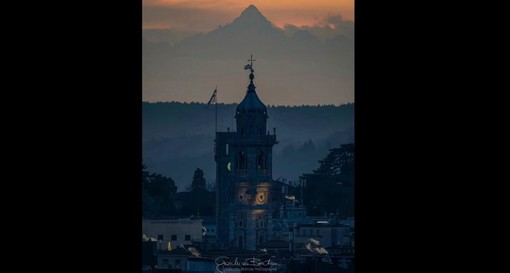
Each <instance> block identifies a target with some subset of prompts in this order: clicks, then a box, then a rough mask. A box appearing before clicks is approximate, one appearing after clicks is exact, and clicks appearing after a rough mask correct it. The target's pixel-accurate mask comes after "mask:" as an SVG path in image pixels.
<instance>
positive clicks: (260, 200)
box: [257, 192, 266, 205]
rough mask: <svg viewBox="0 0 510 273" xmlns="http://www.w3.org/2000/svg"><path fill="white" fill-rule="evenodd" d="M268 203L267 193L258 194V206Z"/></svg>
mask: <svg viewBox="0 0 510 273" xmlns="http://www.w3.org/2000/svg"><path fill="white" fill-rule="evenodd" d="M265 202H266V193H264V192H259V193H258V194H257V205H262V204H264V203H265Z"/></svg>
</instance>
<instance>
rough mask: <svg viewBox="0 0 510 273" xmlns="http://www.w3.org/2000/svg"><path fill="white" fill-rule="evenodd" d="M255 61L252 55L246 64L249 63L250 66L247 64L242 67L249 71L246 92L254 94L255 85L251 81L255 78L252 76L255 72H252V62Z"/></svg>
mask: <svg viewBox="0 0 510 273" xmlns="http://www.w3.org/2000/svg"><path fill="white" fill-rule="evenodd" d="M254 61H256V60H255V59H253V55H252V54H250V59H249V60H248V62H250V64H247V65H245V66H244V69H245V70H246V69H248V68H249V69H250V85H248V92H255V85H254V84H253V79H254V78H255V75H253V72H255V70H253V62H254Z"/></svg>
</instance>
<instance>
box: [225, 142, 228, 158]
mask: <svg viewBox="0 0 510 273" xmlns="http://www.w3.org/2000/svg"><path fill="white" fill-rule="evenodd" d="M225 154H226V155H228V143H227V144H225Z"/></svg>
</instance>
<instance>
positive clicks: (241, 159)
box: [237, 152, 248, 170]
mask: <svg viewBox="0 0 510 273" xmlns="http://www.w3.org/2000/svg"><path fill="white" fill-rule="evenodd" d="M237 168H238V169H241V170H246V169H247V168H248V157H247V155H246V153H245V152H240V153H239V156H238V157H237Z"/></svg>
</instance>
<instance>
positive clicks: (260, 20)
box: [143, 5, 354, 105]
mask: <svg viewBox="0 0 510 273" xmlns="http://www.w3.org/2000/svg"><path fill="white" fill-rule="evenodd" d="M160 40H161V39H160ZM250 54H253V55H254V58H255V59H257V62H255V65H254V66H255V71H256V81H260V83H262V84H263V85H260V87H263V91H265V92H271V96H266V101H265V102H266V103H270V104H297V105H300V104H313V105H316V104H326V103H333V104H336V105H340V104H343V103H347V102H353V101H354V40H353V39H352V37H349V36H347V35H337V36H335V37H332V38H331V39H328V40H326V41H325V42H324V43H322V42H321V41H320V40H319V39H318V38H317V37H315V36H314V35H313V34H312V33H311V32H310V31H309V30H306V29H301V30H297V31H294V32H293V35H292V36H290V37H289V36H287V35H286V34H285V31H284V30H282V29H279V28H278V27H276V26H274V25H273V24H272V23H271V22H270V21H269V20H268V19H267V18H266V17H265V16H264V15H263V14H262V13H261V12H260V11H259V10H258V9H257V8H256V7H255V6H253V5H251V6H249V7H248V8H246V9H245V10H244V11H242V12H241V14H240V16H239V17H237V18H236V19H234V20H233V21H232V22H231V23H229V24H226V25H224V26H221V27H219V28H217V29H215V30H212V31H210V32H207V33H199V34H195V35H192V36H190V37H187V38H184V39H182V40H180V41H179V42H177V43H176V44H175V45H173V46H171V45H169V44H164V43H161V42H159V43H157V42H150V41H148V40H144V42H143V98H144V100H146V101H172V100H173V101H201V100H203V96H204V94H203V92H204V90H209V89H210V88H211V86H215V85H218V84H219V85H221V87H222V92H223V98H224V101H225V102H229V103H230V102H238V101H239V100H240V99H241V98H242V93H240V92H239V91H240V90H239V89H240V86H242V85H240V84H239V83H240V82H242V80H243V79H242V78H241V77H243V73H244V71H243V70H242V67H243V66H244V65H245V64H246V60H247V59H248V58H249V56H250ZM244 77H246V76H244ZM260 83H259V82H256V83H255V84H256V85H257V86H259V84H260ZM310 91H313V92H310Z"/></svg>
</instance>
